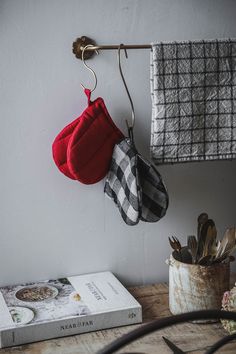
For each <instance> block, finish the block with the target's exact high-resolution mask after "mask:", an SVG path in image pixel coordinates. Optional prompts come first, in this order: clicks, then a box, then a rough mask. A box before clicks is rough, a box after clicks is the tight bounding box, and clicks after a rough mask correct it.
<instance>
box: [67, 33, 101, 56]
mask: <svg viewBox="0 0 236 354" xmlns="http://www.w3.org/2000/svg"><path fill="white" fill-rule="evenodd" d="M88 45H89V46H92V47H93V46H96V43H95V42H94V41H93V40H92V39H91V38H89V37H86V36H82V37H80V38H77V39H76V41H74V42H73V45H72V51H73V53H74V54H75V56H76V58H77V59H82V55H83V50H84V48H85V47H87V46H88ZM94 52H95V51H94V50H86V51H85V52H84V59H85V60H88V59H90V58H92V57H93V56H94V54H95V53H94Z"/></svg>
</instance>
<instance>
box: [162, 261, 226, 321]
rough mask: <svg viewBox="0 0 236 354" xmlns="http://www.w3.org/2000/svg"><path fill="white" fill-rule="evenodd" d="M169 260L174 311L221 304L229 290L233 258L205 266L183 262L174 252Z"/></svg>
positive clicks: (171, 298)
mask: <svg viewBox="0 0 236 354" xmlns="http://www.w3.org/2000/svg"><path fill="white" fill-rule="evenodd" d="M168 264H169V307H170V311H171V312H172V314H174V315H175V314H179V313H183V312H190V311H196V310H209V309H220V308H221V302H222V297H223V294H224V292H225V291H227V290H229V278H230V264H229V262H228V263H219V264H214V265H211V266H202V265H198V264H187V263H182V262H179V261H177V260H176V259H175V258H174V257H173V255H171V256H170V259H169V260H168Z"/></svg>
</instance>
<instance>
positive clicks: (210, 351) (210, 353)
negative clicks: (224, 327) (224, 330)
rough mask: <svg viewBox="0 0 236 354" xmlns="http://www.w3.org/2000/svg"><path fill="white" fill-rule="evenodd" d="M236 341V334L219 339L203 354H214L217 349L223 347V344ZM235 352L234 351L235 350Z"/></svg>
mask: <svg viewBox="0 0 236 354" xmlns="http://www.w3.org/2000/svg"><path fill="white" fill-rule="evenodd" d="M234 339H236V333H233V334H230V335H228V336H225V337H224V338H221V339H220V340H218V341H217V342H216V343H215V344H213V346H212V347H211V348H210V349H208V350H207V351H206V353H205V354H213V353H215V352H216V351H217V350H218V349H220V348H221V347H223V346H224V345H225V344H227V343H229V342H230V341H231V340H234ZM235 352H236V350H235Z"/></svg>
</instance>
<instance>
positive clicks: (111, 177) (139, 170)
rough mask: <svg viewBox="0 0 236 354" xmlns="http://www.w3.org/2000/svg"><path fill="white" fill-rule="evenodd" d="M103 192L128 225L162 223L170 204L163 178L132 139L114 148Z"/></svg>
mask: <svg viewBox="0 0 236 354" xmlns="http://www.w3.org/2000/svg"><path fill="white" fill-rule="evenodd" d="M104 191H105V194H106V195H107V196H108V197H110V198H111V199H113V201H114V202H115V204H116V205H117V207H118V209H119V211H120V214H121V216H122V218H123V220H124V222H125V223H126V224H128V225H136V224H137V223H138V222H139V220H142V221H146V222H156V221H158V220H160V219H161V218H162V217H163V216H164V215H165V213H166V210H167V208H168V204H169V197H168V193H167V190H166V188H165V185H164V183H163V181H162V178H161V175H160V174H159V173H158V171H157V170H156V169H155V167H154V166H153V165H152V164H150V163H149V161H147V160H146V159H144V158H143V157H142V156H141V155H140V154H139V153H138V152H137V150H136V148H135V145H134V143H133V138H132V135H130V138H125V139H123V140H121V141H120V142H119V143H117V144H116V145H115V147H114V150H113V155H112V161H111V165H110V170H109V172H108V175H107V179H106V182H105V188H104Z"/></svg>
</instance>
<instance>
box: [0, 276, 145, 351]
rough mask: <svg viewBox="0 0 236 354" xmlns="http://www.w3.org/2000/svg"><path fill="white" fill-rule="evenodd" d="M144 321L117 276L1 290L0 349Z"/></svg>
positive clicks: (139, 309)
mask: <svg viewBox="0 0 236 354" xmlns="http://www.w3.org/2000/svg"><path fill="white" fill-rule="evenodd" d="M140 322H142V308H141V305H140V304H139V303H138V302H137V301H136V300H135V299H134V297H133V296H132V295H131V294H130V293H129V292H128V291H127V290H126V289H125V287H124V286H123V285H122V284H121V283H120V282H119V280H118V279H117V278H116V277H115V276H114V275H113V274H112V273H111V272H101V273H94V274H85V275H78V276H72V277H68V278H61V279H57V280H47V281H40V282H34V283H28V284H23V285H14V286H12V285H11V286H5V287H1V288H0V348H4V347H9V346H15V345H19V344H24V343H31V342H35V341H40V340H45V339H50V338H57V337H64V336H68V335H74V334H79V333H85V332H91V331H96V330H100V329H105V328H112V327H118V326H124V325H131V324H135V323H140Z"/></svg>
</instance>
